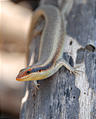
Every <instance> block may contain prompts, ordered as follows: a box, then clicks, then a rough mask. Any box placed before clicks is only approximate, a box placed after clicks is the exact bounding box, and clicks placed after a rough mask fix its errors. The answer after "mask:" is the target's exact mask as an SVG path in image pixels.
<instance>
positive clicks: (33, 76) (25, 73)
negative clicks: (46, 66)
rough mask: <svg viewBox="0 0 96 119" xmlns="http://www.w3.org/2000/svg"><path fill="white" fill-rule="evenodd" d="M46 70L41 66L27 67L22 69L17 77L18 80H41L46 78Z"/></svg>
mask: <svg viewBox="0 0 96 119" xmlns="http://www.w3.org/2000/svg"><path fill="white" fill-rule="evenodd" d="M45 72H46V71H44V70H43V71H42V70H41V67H34V66H33V67H27V68H25V69H21V70H20V72H19V74H18V75H17V77H16V80H18V81H30V80H41V79H44V78H46V76H47V74H46V73H45Z"/></svg>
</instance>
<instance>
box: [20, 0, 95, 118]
mask: <svg viewBox="0 0 96 119" xmlns="http://www.w3.org/2000/svg"><path fill="white" fill-rule="evenodd" d="M50 1H51V0H49V3H48V1H47V2H46V0H42V1H41V4H45V3H46V4H51V3H52V2H50ZM53 1H55V0H53ZM63 2H64V0H62V1H61V2H60V0H59V2H57V1H56V4H54V2H53V5H56V6H58V8H61V6H62V3H63ZM70 2H72V0H70ZM62 9H63V6H62ZM66 20H67V26H66V31H67V35H68V36H70V37H68V38H66V39H65V49H64V50H65V51H64V55H63V56H64V58H65V59H66V60H67V61H68V62H69V63H70V64H71V65H72V66H76V65H77V64H80V67H79V68H78V69H79V70H82V71H83V73H82V72H80V74H79V75H77V76H75V75H73V74H70V72H69V71H68V70H67V69H66V68H65V67H62V68H61V69H60V70H59V71H58V72H57V73H56V74H54V75H53V76H51V77H50V78H48V79H45V80H42V81H38V83H39V84H40V86H39V90H38V91H37V93H36V95H35V96H34V95H33V90H34V87H33V83H32V81H30V82H27V83H26V85H25V95H24V98H23V99H22V106H21V114H20V119H96V0H81V1H80V0H74V2H73V4H72V9H71V10H70V12H69V14H68V15H67V16H66ZM71 37H72V38H71ZM38 39H39V38H38ZM36 42H37V41H36ZM38 42H39V40H38ZM38 44H39V43H38ZM35 60H36V56H35Z"/></svg>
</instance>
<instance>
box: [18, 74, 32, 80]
mask: <svg viewBox="0 0 96 119" xmlns="http://www.w3.org/2000/svg"><path fill="white" fill-rule="evenodd" d="M29 78H30V76H29V75H27V76H24V77H19V76H18V75H17V77H16V80H17V81H28V79H29Z"/></svg>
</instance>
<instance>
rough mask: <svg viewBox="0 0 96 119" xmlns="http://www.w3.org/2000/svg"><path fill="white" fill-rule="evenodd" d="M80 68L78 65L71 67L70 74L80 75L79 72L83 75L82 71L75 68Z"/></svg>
mask: <svg viewBox="0 0 96 119" xmlns="http://www.w3.org/2000/svg"><path fill="white" fill-rule="evenodd" d="M80 66H81V65H78V66H76V67H72V68H71V69H70V72H71V73H73V74H75V75H80V72H81V73H84V72H83V71H81V70H78V69H77V68H79V67H80Z"/></svg>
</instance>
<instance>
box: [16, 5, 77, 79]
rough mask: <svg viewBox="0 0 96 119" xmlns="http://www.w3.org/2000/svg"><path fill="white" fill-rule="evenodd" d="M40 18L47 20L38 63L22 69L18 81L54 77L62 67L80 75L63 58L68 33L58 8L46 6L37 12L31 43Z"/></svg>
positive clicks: (34, 17) (34, 18)
mask: <svg viewBox="0 0 96 119" xmlns="http://www.w3.org/2000/svg"><path fill="white" fill-rule="evenodd" d="M40 17H43V18H44V19H45V26H44V29H43V31H42V34H41V39H40V48H39V59H38V62H37V63H36V64H33V65H30V66H28V67H26V68H24V69H21V70H20V72H19V74H18V75H17V77H16V80H18V81H32V80H43V79H46V78H48V77H50V76H52V75H54V74H55V73H56V72H57V71H58V70H59V69H60V68H61V67H62V66H64V67H66V68H67V69H68V70H69V71H70V72H71V73H73V74H75V75H76V74H78V72H79V70H77V68H76V67H72V66H71V65H70V64H69V63H68V62H67V61H66V60H65V59H64V58H63V52H64V51H63V44H64V39H65V36H66V31H65V29H64V23H63V18H62V14H61V13H60V10H59V9H58V8H57V7H55V6H52V5H44V6H41V7H39V8H38V9H37V10H36V11H35V13H34V15H33V20H32V26H31V35H30V38H29V43H30V41H31V39H32V33H33V30H34V28H35V26H36V24H37V22H38V20H39V18H40ZM37 34H38V33H37ZM33 36H34V33H33Z"/></svg>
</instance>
